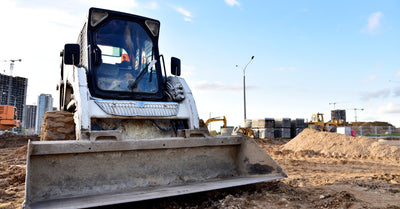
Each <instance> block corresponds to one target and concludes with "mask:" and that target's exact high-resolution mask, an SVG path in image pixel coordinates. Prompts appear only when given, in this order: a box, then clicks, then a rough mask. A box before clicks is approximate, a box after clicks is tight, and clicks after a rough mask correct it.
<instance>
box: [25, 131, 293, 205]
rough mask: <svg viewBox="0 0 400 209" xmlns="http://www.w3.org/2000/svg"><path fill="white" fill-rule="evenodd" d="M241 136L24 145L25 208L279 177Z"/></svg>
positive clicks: (133, 198) (118, 199) (195, 189)
mask: <svg viewBox="0 0 400 209" xmlns="http://www.w3.org/2000/svg"><path fill="white" fill-rule="evenodd" d="M285 177H286V174H285V172H284V171H283V170H282V169H281V167H280V166H279V165H278V164H277V163H276V162H275V161H274V160H273V159H272V158H271V157H270V156H269V155H268V154H267V153H266V152H265V151H264V150H263V149H261V148H260V147H259V146H258V145H257V144H256V143H255V142H254V141H253V140H252V139H250V138H244V137H241V136H219V137H191V138H183V137H176V138H168V139H165V138H162V139H146V140H126V141H108V140H101V141H34V142H29V145H28V156H27V169H26V182H25V183H26V187H25V203H24V207H25V208H85V207H94V206H104V205H113V204H119V203H125V202H134V201H141V200H148V199H155V198H161V197H168V196H175V195H182V194H189V193H195V192H202V191H208V190H215V189H220V188H227V187H234V186H240V185H246V184H253V183H258V182H265V181H272V180H276V179H281V178H285Z"/></svg>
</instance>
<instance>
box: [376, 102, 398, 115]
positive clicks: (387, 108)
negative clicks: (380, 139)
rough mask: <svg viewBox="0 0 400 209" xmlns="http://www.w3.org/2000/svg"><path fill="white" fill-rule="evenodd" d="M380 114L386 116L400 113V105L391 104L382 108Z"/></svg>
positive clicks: (379, 110)
mask: <svg viewBox="0 0 400 209" xmlns="http://www.w3.org/2000/svg"><path fill="white" fill-rule="evenodd" d="M378 113H382V114H386V113H400V105H399V104H394V103H392V102H390V103H389V104H387V105H385V106H381V107H379V109H378Z"/></svg>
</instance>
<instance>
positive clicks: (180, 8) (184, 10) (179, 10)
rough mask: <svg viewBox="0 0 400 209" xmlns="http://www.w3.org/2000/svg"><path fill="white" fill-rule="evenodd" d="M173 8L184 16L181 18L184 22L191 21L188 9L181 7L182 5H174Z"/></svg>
mask: <svg viewBox="0 0 400 209" xmlns="http://www.w3.org/2000/svg"><path fill="white" fill-rule="evenodd" d="M175 10H176V11H177V12H179V13H180V14H181V15H183V16H184V17H183V19H184V20H185V21H186V22H192V21H193V19H192V17H193V16H192V13H191V12H190V11H188V10H186V9H184V8H182V7H176V8H175Z"/></svg>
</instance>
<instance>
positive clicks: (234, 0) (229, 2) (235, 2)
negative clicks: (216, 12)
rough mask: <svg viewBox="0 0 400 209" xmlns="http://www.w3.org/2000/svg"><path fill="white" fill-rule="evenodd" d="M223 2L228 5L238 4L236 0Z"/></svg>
mask: <svg viewBox="0 0 400 209" xmlns="http://www.w3.org/2000/svg"><path fill="white" fill-rule="evenodd" d="M225 3H227V4H228V5H229V6H231V7H233V6H240V3H239V2H238V1H236V0H225Z"/></svg>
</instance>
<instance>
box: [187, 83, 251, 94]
mask: <svg viewBox="0 0 400 209" xmlns="http://www.w3.org/2000/svg"><path fill="white" fill-rule="evenodd" d="M194 88H195V89H197V90H198V91H213V92H221V91H243V87H242V86H240V85H227V84H224V83H222V82H218V81H217V82H212V81H198V82H196V83H195V84H194ZM246 88H248V87H247V86H246Z"/></svg>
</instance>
